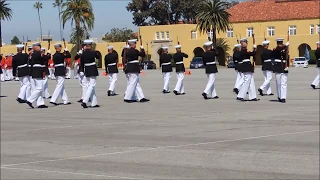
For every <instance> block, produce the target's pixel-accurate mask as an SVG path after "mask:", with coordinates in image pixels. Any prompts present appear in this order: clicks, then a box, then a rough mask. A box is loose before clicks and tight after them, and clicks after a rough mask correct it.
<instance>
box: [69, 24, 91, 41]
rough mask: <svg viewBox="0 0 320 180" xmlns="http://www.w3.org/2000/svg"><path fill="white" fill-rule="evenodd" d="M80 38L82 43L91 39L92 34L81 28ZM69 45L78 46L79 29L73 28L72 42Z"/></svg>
mask: <svg viewBox="0 0 320 180" xmlns="http://www.w3.org/2000/svg"><path fill="white" fill-rule="evenodd" d="M79 37H80V41H83V40H85V39H89V38H90V34H89V32H88V31H87V30H86V29H85V28H83V27H81V28H80V29H79ZM69 43H71V44H77V29H76V28H73V29H72V31H71V35H70V42H69Z"/></svg>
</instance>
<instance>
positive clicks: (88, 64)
mask: <svg viewBox="0 0 320 180" xmlns="http://www.w3.org/2000/svg"><path fill="white" fill-rule="evenodd" d="M84 65H85V66H93V65H96V63H95V62H92V63H86V64H84Z"/></svg>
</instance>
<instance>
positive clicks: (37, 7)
mask: <svg viewBox="0 0 320 180" xmlns="http://www.w3.org/2000/svg"><path fill="white" fill-rule="evenodd" d="M33 7H34V8H36V9H37V11H38V18H39V24H40V41H42V25H41V18H40V9H42V2H36V3H35V4H34V5H33Z"/></svg>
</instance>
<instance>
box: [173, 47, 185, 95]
mask: <svg viewBox="0 0 320 180" xmlns="http://www.w3.org/2000/svg"><path fill="white" fill-rule="evenodd" d="M175 48H176V51H177V52H176V53H175V54H174V55H173V60H174V63H175V64H176V73H177V80H178V81H177V84H176V87H175V88H174V91H173V93H174V94H175V95H184V94H185V92H184V84H183V79H184V72H185V67H184V64H183V58H188V55H187V54H186V53H183V52H181V45H177V46H175Z"/></svg>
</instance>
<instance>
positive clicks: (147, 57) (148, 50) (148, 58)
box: [146, 42, 149, 61]
mask: <svg viewBox="0 0 320 180" xmlns="http://www.w3.org/2000/svg"><path fill="white" fill-rule="evenodd" d="M146 44H147V61H148V60H149V46H148V45H149V44H148V42H146Z"/></svg>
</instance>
